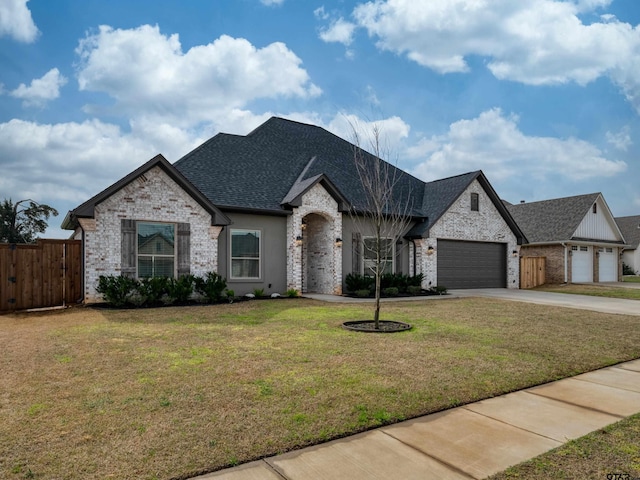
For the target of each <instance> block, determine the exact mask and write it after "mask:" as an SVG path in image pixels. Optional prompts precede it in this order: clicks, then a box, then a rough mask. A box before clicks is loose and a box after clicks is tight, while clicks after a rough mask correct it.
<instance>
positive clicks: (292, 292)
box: [287, 288, 300, 298]
mask: <svg viewBox="0 0 640 480" xmlns="http://www.w3.org/2000/svg"><path fill="white" fill-rule="evenodd" d="M299 296H300V292H298V290H296V289H295V288H290V289H289V290H287V297H289V298H296V297H299Z"/></svg>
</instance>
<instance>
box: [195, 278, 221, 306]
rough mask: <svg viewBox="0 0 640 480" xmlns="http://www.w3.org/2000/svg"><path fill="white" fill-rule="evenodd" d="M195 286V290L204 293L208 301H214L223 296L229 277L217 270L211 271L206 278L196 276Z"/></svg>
mask: <svg viewBox="0 0 640 480" xmlns="http://www.w3.org/2000/svg"><path fill="white" fill-rule="evenodd" d="M194 286H195V291H196V292H198V293H199V294H200V295H202V296H203V297H204V298H205V300H206V301H207V302H209V303H213V302H217V301H219V300H220V299H221V298H222V292H223V291H224V289H225V288H226V287H227V279H226V278H224V277H223V276H222V275H218V274H217V273H216V272H209V273H207V274H206V275H205V276H204V278H203V277H196V278H195V280H194Z"/></svg>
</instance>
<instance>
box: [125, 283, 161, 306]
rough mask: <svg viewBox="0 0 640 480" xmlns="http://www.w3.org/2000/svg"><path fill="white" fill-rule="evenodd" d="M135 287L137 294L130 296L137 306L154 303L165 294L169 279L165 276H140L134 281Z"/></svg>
mask: <svg viewBox="0 0 640 480" xmlns="http://www.w3.org/2000/svg"><path fill="white" fill-rule="evenodd" d="M135 289H136V293H137V295H136V296H134V297H132V298H131V300H133V303H135V304H137V305H138V306H142V305H156V304H158V303H160V301H161V300H162V297H163V296H164V295H166V294H167V292H168V290H169V279H168V278H167V277H148V278H142V279H140V280H138V281H137V282H136V287H135Z"/></svg>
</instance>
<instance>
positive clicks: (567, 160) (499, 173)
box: [409, 108, 627, 185]
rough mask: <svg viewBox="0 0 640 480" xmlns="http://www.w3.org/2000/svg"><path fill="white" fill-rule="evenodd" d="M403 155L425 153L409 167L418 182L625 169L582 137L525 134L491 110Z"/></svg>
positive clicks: (516, 179) (526, 179)
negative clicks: (470, 175)
mask: <svg viewBox="0 0 640 480" xmlns="http://www.w3.org/2000/svg"><path fill="white" fill-rule="evenodd" d="M409 153H410V154H412V155H413V156H414V157H418V156H421V157H422V158H424V156H426V157H427V158H426V159H425V160H424V161H423V162H422V163H421V164H420V165H418V166H417V167H416V168H415V169H414V174H415V175H416V176H418V177H420V178H422V179H424V180H435V179H438V178H443V177H448V176H451V175H456V174H460V173H464V172H468V171H474V170H483V171H484V172H485V174H487V176H488V177H489V178H490V179H491V181H492V182H493V181H497V182H501V181H505V180H507V179H509V183H510V184H512V185H518V184H519V183H521V184H529V185H531V183H532V182H555V181H559V180H563V181H567V180H568V181H573V182H577V181H584V180H587V179H594V178H602V177H611V176H614V175H617V174H619V173H622V172H624V171H625V170H626V168H627V165H626V163H624V162H622V161H616V160H609V159H607V158H605V157H604V156H603V153H602V152H601V151H600V150H599V149H598V148H597V147H596V146H594V145H593V144H591V143H588V142H585V141H583V140H579V139H576V138H568V139H559V138H553V137H534V136H527V135H525V134H524V133H523V132H522V131H520V130H519V128H518V117H517V116H514V115H511V116H505V115H503V113H502V111H501V110H500V109H497V108H496V109H492V110H488V111H485V112H483V113H481V114H480V116H478V117H477V118H474V119H471V120H460V121H458V122H455V123H453V124H451V125H450V127H449V131H448V132H447V133H446V134H445V135H442V136H434V137H432V138H430V139H424V140H423V142H422V143H420V144H419V145H417V146H416V147H414V148H413V149H412V150H410V152H409Z"/></svg>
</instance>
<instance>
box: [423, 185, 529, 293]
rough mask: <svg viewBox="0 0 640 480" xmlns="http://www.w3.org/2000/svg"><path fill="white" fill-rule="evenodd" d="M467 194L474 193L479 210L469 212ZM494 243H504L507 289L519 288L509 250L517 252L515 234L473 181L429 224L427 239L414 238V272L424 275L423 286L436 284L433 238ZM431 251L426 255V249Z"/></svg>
mask: <svg viewBox="0 0 640 480" xmlns="http://www.w3.org/2000/svg"><path fill="white" fill-rule="evenodd" d="M471 193H477V194H478V198H479V211H477V212H475V211H471ZM438 238H442V239H451V240H469V241H478V242H497V243H505V244H506V252H507V253H506V254H507V288H519V287H520V263H519V262H520V261H519V258H518V256H517V255H516V256H513V255H512V254H511V252H513V251H514V250H515V251H516V252H519V251H520V247H519V246H518V241H517V238H516V236H515V235H514V234H513V232H512V231H511V228H509V225H508V224H507V223H506V222H505V220H504V218H502V215H501V214H500V212H499V211H498V209H497V208H496V207H495V205H494V204H493V202H492V201H491V199H490V198H489V196H488V195H487V193H486V192H485V190H484V188H483V187H482V185H480V183H479V182H478V181H477V180H475V181H473V182H472V183H471V184H470V185H469V187H468V188H467V189H466V190H465V191H464V192H463V193H462V194H461V195H460V196H459V197H458V199H457V200H456V201H455V202H454V203H453V205H451V207H450V208H449V209H448V210H447V212H446V213H445V214H444V215H443V216H442V217H441V218H440V219H439V220H438V221H437V222H436V224H435V225H434V226H433V227H431V230H430V231H429V238H425V239H422V240H420V241H416V247H417V249H418V250H417V255H416V257H417V258H416V263H417V273H423V274H424V280H423V287H424V288H428V287H432V286H435V285H438V252H437V239H438ZM430 246H431V247H433V248H434V249H436V250H435V252H434V253H433V254H431V255H429V254H428V248H429V247H430Z"/></svg>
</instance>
